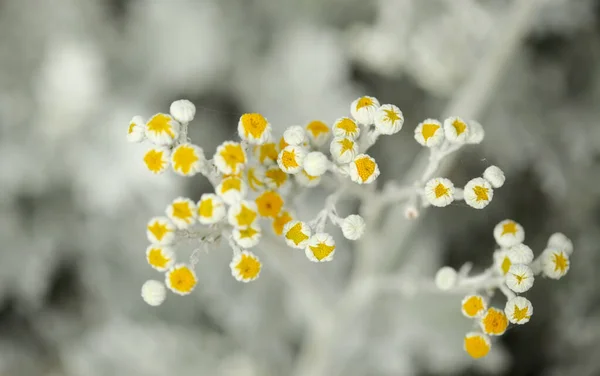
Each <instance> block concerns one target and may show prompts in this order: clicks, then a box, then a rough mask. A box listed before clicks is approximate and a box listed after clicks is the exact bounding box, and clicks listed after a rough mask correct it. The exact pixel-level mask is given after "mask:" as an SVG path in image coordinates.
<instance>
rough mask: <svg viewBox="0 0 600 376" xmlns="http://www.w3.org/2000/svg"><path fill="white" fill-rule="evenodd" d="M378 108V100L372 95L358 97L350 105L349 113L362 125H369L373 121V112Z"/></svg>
mask: <svg viewBox="0 0 600 376" xmlns="http://www.w3.org/2000/svg"><path fill="white" fill-rule="evenodd" d="M378 108H379V101H378V100H377V98H374V97H368V96H365V97H360V98H357V99H356V100H354V101H353V102H352V104H351V105H350V114H352V117H353V118H354V119H355V120H356V121H357V122H359V123H360V124H363V125H371V124H373V122H374V121H375V112H376V111H377V109H378Z"/></svg>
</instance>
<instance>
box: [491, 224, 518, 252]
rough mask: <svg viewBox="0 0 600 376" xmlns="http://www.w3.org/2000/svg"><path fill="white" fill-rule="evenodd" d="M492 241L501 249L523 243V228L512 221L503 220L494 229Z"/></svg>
mask: <svg viewBox="0 0 600 376" xmlns="http://www.w3.org/2000/svg"><path fill="white" fill-rule="evenodd" d="M494 239H496V243H498V245H499V246H501V247H505V248H508V247H512V246H513V245H517V244H521V243H523V240H525V230H524V229H523V226H521V225H520V224H518V223H517V222H515V221H513V220H512V219H505V220H504V221H502V222H500V223H498V224H497V225H496V227H494Z"/></svg>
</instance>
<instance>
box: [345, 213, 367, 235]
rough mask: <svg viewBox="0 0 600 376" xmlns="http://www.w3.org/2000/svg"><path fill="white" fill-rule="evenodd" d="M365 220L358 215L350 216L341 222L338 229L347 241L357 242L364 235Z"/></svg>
mask: <svg viewBox="0 0 600 376" xmlns="http://www.w3.org/2000/svg"><path fill="white" fill-rule="evenodd" d="M365 227H366V224H365V220H364V219H363V217H361V216H360V215H358V214H350V215H349V216H347V217H346V218H344V219H343V220H342V223H341V224H340V228H341V229H342V234H343V235H344V237H345V238H346V239H348V240H358V239H360V238H361V237H362V236H363V234H364V233H365Z"/></svg>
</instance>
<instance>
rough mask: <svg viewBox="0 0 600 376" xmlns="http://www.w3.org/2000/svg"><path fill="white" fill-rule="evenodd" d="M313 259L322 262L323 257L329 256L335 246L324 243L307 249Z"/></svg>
mask: <svg viewBox="0 0 600 376" xmlns="http://www.w3.org/2000/svg"><path fill="white" fill-rule="evenodd" d="M309 248H310V250H311V252H312V253H313V255H315V258H316V259H317V260H319V261H321V260H323V259H324V258H325V257H327V256H329V254H330V253H331V252H333V250H334V249H335V246H330V245H327V244H325V243H319V244H317V245H316V246H315V247H313V246H310V247H309Z"/></svg>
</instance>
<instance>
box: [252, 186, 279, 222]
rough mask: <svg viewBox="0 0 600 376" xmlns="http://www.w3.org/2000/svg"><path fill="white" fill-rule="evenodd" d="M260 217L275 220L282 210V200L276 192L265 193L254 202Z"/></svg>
mask: <svg viewBox="0 0 600 376" xmlns="http://www.w3.org/2000/svg"><path fill="white" fill-rule="evenodd" d="M255 202H256V206H257V208H258V214H260V216H261V217H271V218H275V217H277V215H278V214H279V212H280V211H281V209H282V208H283V198H281V195H280V194H279V193H278V192H276V191H265V192H263V193H262V194H261V195H260V196H258V197H257V198H256V200H255Z"/></svg>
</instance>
